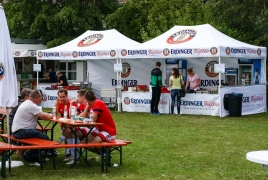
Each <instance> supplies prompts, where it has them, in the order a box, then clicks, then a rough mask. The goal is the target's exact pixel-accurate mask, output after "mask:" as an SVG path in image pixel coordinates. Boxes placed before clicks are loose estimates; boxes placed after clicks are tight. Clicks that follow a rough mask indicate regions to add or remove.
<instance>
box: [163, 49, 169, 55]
mask: <svg viewBox="0 0 268 180" xmlns="http://www.w3.org/2000/svg"><path fill="white" fill-rule="evenodd" d="M169 53H170V51H169V49H168V48H165V49H164V50H163V54H164V56H168V55H169Z"/></svg>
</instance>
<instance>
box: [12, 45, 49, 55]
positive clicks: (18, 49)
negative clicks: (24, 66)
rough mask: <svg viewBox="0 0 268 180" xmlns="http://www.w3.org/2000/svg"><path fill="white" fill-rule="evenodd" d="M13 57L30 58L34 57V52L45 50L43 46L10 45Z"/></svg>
mask: <svg viewBox="0 0 268 180" xmlns="http://www.w3.org/2000/svg"><path fill="white" fill-rule="evenodd" d="M11 46H12V52H13V57H30V56H35V55H36V50H41V49H46V46H44V45H43V44H14V43H12V44H11Z"/></svg>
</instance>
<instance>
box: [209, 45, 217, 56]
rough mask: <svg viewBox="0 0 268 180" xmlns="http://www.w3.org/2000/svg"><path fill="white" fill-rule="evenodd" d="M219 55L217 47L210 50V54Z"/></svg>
mask: <svg viewBox="0 0 268 180" xmlns="http://www.w3.org/2000/svg"><path fill="white" fill-rule="evenodd" d="M217 53H218V49H217V48H216V47H212V48H210V54H212V55H215V54H217Z"/></svg>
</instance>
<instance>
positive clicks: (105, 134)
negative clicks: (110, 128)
mask: <svg viewBox="0 0 268 180" xmlns="http://www.w3.org/2000/svg"><path fill="white" fill-rule="evenodd" d="M91 134H92V135H93V136H94V137H96V136H99V137H100V138H101V139H102V141H104V142H105V141H110V140H114V139H115V137H116V136H111V135H110V134H109V133H108V132H106V131H99V130H98V129H97V128H94V129H93V130H92V132H91Z"/></svg>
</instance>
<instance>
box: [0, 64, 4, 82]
mask: <svg viewBox="0 0 268 180" xmlns="http://www.w3.org/2000/svg"><path fill="white" fill-rule="evenodd" d="M4 75H5V68H4V65H3V64H2V63H0V81H1V80H2V79H3V78H4Z"/></svg>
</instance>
